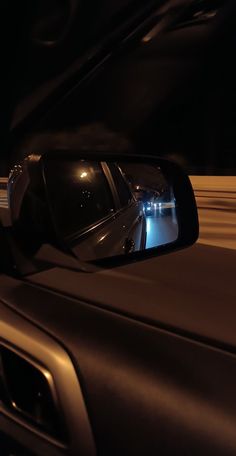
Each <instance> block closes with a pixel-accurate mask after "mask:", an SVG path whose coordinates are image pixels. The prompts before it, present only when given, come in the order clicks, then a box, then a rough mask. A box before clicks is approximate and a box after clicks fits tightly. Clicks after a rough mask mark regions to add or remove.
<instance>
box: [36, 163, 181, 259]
mask: <svg viewBox="0 0 236 456" xmlns="http://www.w3.org/2000/svg"><path fill="white" fill-rule="evenodd" d="M44 175H45V179H46V185H47V193H48V199H49V203H50V206H51V213H52V215H53V220H54V225H55V227H56V231H57V233H58V235H59V236H60V238H63V239H64V241H65V242H66V244H67V245H69V247H70V248H71V249H72V250H73V252H74V253H75V255H76V256H77V257H78V258H80V259H81V260H83V261H95V260H99V259H104V258H107V257H111V256H117V255H124V254H130V253H133V252H137V251H142V250H145V249H151V248H154V247H158V246H161V245H166V244H170V243H173V242H175V241H176V240H177V239H178V217H177V208H176V201H175V195H174V193H173V188H172V184H171V182H169V181H168V180H167V178H166V177H165V175H164V173H163V172H162V170H161V169H160V167H158V166H157V165H155V164H146V163H131V162H126V163H125V162H123V163H117V162H105V161H103V162H99V161H91V160H88V161H87V160H86V161H85V160H65V159H61V160H56V161H55V160H53V159H50V158H49V159H48V160H47V161H46V162H45V164H44Z"/></svg>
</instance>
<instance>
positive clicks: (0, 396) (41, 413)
mask: <svg viewBox="0 0 236 456" xmlns="http://www.w3.org/2000/svg"><path fill="white" fill-rule="evenodd" d="M0 401H1V402H2V404H3V406H4V407H5V408H7V409H8V410H10V411H11V412H13V413H14V414H16V415H17V416H18V417H21V418H23V420H26V421H28V422H29V423H30V424H32V425H34V426H36V427H37V429H39V430H41V431H44V432H46V433H47V434H50V435H52V436H53V437H55V438H57V439H60V440H65V432H64V431H63V429H64V427H62V423H61V419H60V415H59V411H58V407H57V405H56V397H55V393H54V392H53V380H52V378H51V375H50V373H49V372H48V371H47V370H46V369H44V368H41V367H39V366H37V365H36V364H34V363H33V362H31V361H29V360H28V359H26V358H24V357H23V355H22V356H21V355H19V354H18V353H17V352H15V351H14V350H12V349H10V348H8V347H6V346H5V345H0Z"/></svg>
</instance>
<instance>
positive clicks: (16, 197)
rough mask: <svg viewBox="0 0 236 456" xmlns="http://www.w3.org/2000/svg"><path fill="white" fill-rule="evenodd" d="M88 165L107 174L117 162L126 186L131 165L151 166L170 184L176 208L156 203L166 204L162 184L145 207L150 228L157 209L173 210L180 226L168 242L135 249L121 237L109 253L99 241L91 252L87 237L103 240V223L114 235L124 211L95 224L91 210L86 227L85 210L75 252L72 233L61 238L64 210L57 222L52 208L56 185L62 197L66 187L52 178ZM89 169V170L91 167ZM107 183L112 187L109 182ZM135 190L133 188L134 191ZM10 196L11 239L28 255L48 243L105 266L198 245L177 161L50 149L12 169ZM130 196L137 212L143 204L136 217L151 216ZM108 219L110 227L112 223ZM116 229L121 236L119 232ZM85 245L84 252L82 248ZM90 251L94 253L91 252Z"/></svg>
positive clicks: (192, 206) (188, 191) (190, 198)
mask: <svg viewBox="0 0 236 456" xmlns="http://www.w3.org/2000/svg"><path fill="white" fill-rule="evenodd" d="M87 163H90V164H91V163H96V164H97V163H99V166H101V169H103V171H104V172H105V171H106V169H105V168H106V167H107V168H110V169H111V164H113V165H114V164H116V167H118V168H119V170H120V172H121V173H122V175H123V177H124V179H126V183H127V182H128V179H130V172H127V176H128V177H127V176H125V172H124V169H125V170H127V169H128V170H130V169H132V167H135V169H136V170H137V169H138V168H139V169H140V170H146V169H147V167H150V169H151V170H152V171H153V169H155V172H159V173H161V174H162V176H163V179H164V181H165V182H167V183H168V185H169V186H170V188H171V192H172V194H173V195H174V199H173V198H172V201H174V205H173V204H171V201H170V200H168V201H166V202H165V203H158V201H164V200H163V198H162V200H161V199H160V198H161V196H163V195H164V193H165V192H164V190H163V189H162V190H161V186H160V185H159V187H158V185H157V188H156V189H155V191H154V189H152V190H153V192H152V198H151V200H150V201H149V202H148V203H147V204H149V206H150V207H151V211H152V214H151V215H152V216H153V217H154V218H152V219H151V218H149V224H150V221H151V223H152V224H153V223H155V226H157V227H158V226H159V225H158V224H159V223H160V222H159V221H160V215H161V211H160V210H159V209H160V208H164V209H165V211H164V212H168V211H169V212H168V213H170V212H171V213H173V210H174V217H175V220H176V221H175V224H176V223H177V225H178V230H177V231H176V235H175V236H174V237H173V238H170V239H169V241H168V242H163V243H160V242H158V243H157V245H155V246H153V245H151V244H150V247H147V243H146V244H145V245H146V247H145V246H144V244H143V243H142V247H139V248H137V244H136V242H134V240H133V237H129V236H127V237H126V238H122V249H120V250H119V249H114V252H113V250H111V248H110V249H109V252H108V250H107V251H106V250H104V245H103V249H102V250H101V249H100V250H99V248H100V244H102V242H100V244H99V246H98V245H96V246H95V247H94V249H92V248H91V245H92V243H93V239H94V238H91V233H92V234H93V236H94V233H95V234H96V233H98V234H99V241H102V240H103V238H105V235H101V234H103V233H104V231H101V228H103V224H104V226H106V228H107V226H108V225H109V227H110V228H111V226H112V229H110V228H109V229H110V231H109V230H108V231H109V232H114V227H115V226H116V227H117V226H118V216H117V214H118V212H119V214H121V213H122V214H123V213H124V210H123V209H122V208H119V211H118V209H117V208H116V209H115V210H114V209H112V213H111V214H109V216H105V217H101V219H102V220H101V221H100V220H98V223H97V221H96V223H95V220H94V219H92V218H91V217H94V213H93V212H94V211H92V213H91V217H90V218H91V221H92V222H90V224H89V223H87V222H86V223H87V225H88V226H87V225H86V226H82V225H81V224H82V223H85V218H86V217H87V212H83V214H85V216H86V217H80V218H78V220H79V222H78V223H79V229H80V231H79V235H78V236H77V237H76V248H75V240H74V239H73V242H72V238H71V236H70V233H69V234H68V233H67V232H66V234H65V231H63V230H62V229H61V226H62V224H61V223H62V222H61V220H62V219H63V215H64V212H63V206H61V208H62V209H61V214H60V223H59V221H58V220H59V219H58V216H57V214H58V209H57V210H56V209H55V207H57V208H58V207H59V212H60V201H56V202H57V206H55V204H54V203H55V200H56V199H57V188H56V186H57V185H59V187H58V188H60V192H62V193H60V194H64V193H65V194H67V193H68V191H69V190H68V187H67V185H68V183H67V184H65V185H66V186H65V188H63V189H62V188H61V185H60V182H61V181H60V180H58V181H57V180H56V176H58V175H59V174H60V173H61V174H60V176H62V174H63V176H64V171H63V172H62V171H60V173H59V171H57V170H58V169H61V170H63V169H64V170H65V169H66V168H65V166H67V164H70V166H71V164H73V166H74V164H76V166H80V168H79V169H80V170H81V169H82V168H81V164H83V166H84V164H86V165H87ZM62 164H63V166H62ZM59 165H60V166H59ZM89 169H91V166H90V168H89ZM65 172H66V171H65ZM131 174H132V173H131ZM141 175H142V173H141V174H140V172H139V176H141ZM131 177H132V176H131ZM79 178H80V181H81V179H82V180H83V179H84V178H85V180H86V179H87V172H86V171H83V172H82V173H81V172H80V176H79ZM163 179H162V182H163ZM108 180H109V176H108ZM131 180H132V179H131ZM136 180H137V176H136ZM142 180H144V181H145V173H144V176H143V175H142ZM63 182H64V181H63ZM58 183H59V184H58ZM144 183H145V182H144ZM113 184H114V182H113ZM131 184H132V182H131V181H130V182H129V185H131ZM62 185H63V184H62ZM110 185H112V184H111V182H110ZM142 185H144V184H142ZM145 185H146V190H147V187H148V185H149V187H150V183H149V184H148V185H147V184H145ZM152 185H153V184H152ZM84 188H89V187H83V189H84ZM137 188H138V186H136V189H137ZM81 192H82V193H84V192H85V193H86V192H88V193H90V191H88V190H83V191H82V189H80V197H81ZM161 192H162V194H161ZM146 193H147V191H146ZM8 195H9V206H10V213H11V220H12V232H13V235H14V236H15V239H17V240H20V243H21V248H22V249H23V250H24V252H25V253H26V255H28V256H35V254H36V253H37V252H38V250H39V249H40V248H41V247H42V246H43V245H44V244H50V245H52V246H53V247H55V248H57V249H59V250H60V251H62V252H64V253H69V254H72V255H73V256H74V257H76V258H78V260H81V261H85V262H92V263H95V264H99V265H104V266H109V265H111V266H116V265H118V264H120V263H123V262H132V261H137V260H142V259H145V258H148V257H151V256H156V255H158V254H163V253H168V252H171V251H174V250H177V249H182V248H185V247H188V246H191V245H192V244H193V243H195V242H196V240H197V238H198V234H199V226H198V214H197V208H196V202H195V197H194V193H193V189H192V186H191V183H190V180H189V178H188V176H187V175H186V174H185V173H184V172H183V170H182V169H181V168H180V166H179V165H177V164H176V163H173V162H170V161H167V160H164V159H159V158H155V157H152V156H141V155H138V156H137V155H122V154H119V155H114V154H109V153H102V152H101V151H99V152H97V153H94V152H93V153H88V152H87V151H86V154H85V153H84V152H83V151H81V152H80V151H70V150H58V151H50V152H45V153H44V154H42V155H36V154H32V155H30V156H28V157H27V158H26V159H25V160H24V161H23V162H22V164H21V165H17V166H15V167H14V168H13V170H12V171H11V173H10V176H9V181H8ZM73 195H74V196H73ZM86 195H87V194H86ZM87 196H90V195H87ZM73 198H75V199H76V192H75V193H73V194H72V197H71V199H73ZM132 198H133V200H132V201H133V205H136V208H137V206H138V205H139V210H140V207H141V206H140V205H142V208H143V209H142V210H141V212H140V213H139V216H138V218H139V219H141V218H145V219H146V220H147V217H146V216H148V215H149V214H148V210H146V209H145V204H144V202H143V201H144V200H143V197H142V196H139V194H137V192H136V191H133V194H132ZM158 198H159V199H158ZM71 199H70V200H71ZM70 200H69V201H70ZM100 203H102V201H96V204H97V206H96V207H100V206H101V204H100ZM63 204H65V203H63ZM58 205H59V206H58ZM82 206H83V204H81V207H82ZM65 208H66V206H64V211H65ZM83 210H84V209H83ZM122 211H123V212H122ZM142 211H143V212H142ZM143 214H144V215H143ZM77 215H78V214H77V212H76V213H75V216H76V217H77ZM72 218H73V217H72ZM166 220H167V219H166ZM169 220H170V219H169ZM173 220H174V219H173ZM111 221H112V223H113V225H111ZM66 223H67V221H66V218H65V219H64V220H63V229H64V227H65V226H66ZM145 223H146V222H145ZM168 223H169V222H168ZM126 225H127V224H126ZM151 226H154V225H151ZM66 228H67V226H66ZM85 228H86V229H85ZM123 228H126V226H125V225H123ZM81 230H82V231H81ZM99 230H100V231H99ZM118 231H119V232H121V231H120V230H118ZM78 240H79V241H78ZM81 240H82V241H81ZM85 241H86V242H85ZM112 242H113V245H114V244H115V243H114V241H112ZM145 242H146V240H145ZM103 244H104V243H103ZM110 244H111V242H110ZM85 245H86V248H84V246H85ZM107 245H108V244H107ZM98 247H99V248H98ZM91 252H92V253H91ZM94 252H97V253H96V254H94ZM98 252H100V253H98ZM101 252H102V253H101Z"/></svg>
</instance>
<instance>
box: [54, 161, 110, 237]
mask: <svg viewBox="0 0 236 456" xmlns="http://www.w3.org/2000/svg"><path fill="white" fill-rule="evenodd" d="M52 175H53V179H52V178H50V176H52ZM45 177H46V180H47V183H48V195H49V199H50V202H51V206H52V212H53V214H54V218H55V223H56V226H57V229H58V230H59V231H60V232H61V233H62V234H63V235H65V236H67V235H72V234H75V233H78V232H79V231H81V230H84V229H86V228H88V227H90V226H91V225H93V224H94V223H97V222H98V221H100V220H102V219H103V218H104V217H106V216H109V215H112V214H113V212H114V201H113V197H112V193H111V190H110V187H109V185H108V182H107V180H106V177H105V175H104V172H103V170H102V167H101V165H100V164H99V163H98V162H94V161H93V162H89V161H79V162H78V161H76V162H74V161H72V162H68V160H66V161H64V160H60V161H57V162H55V161H54V160H48V161H47V163H46V164H45Z"/></svg>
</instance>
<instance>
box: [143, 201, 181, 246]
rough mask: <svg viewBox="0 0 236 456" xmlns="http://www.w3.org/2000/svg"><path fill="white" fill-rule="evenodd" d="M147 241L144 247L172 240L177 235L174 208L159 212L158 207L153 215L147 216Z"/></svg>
mask: <svg viewBox="0 0 236 456" xmlns="http://www.w3.org/2000/svg"><path fill="white" fill-rule="evenodd" d="M146 221H147V242H146V248H147V249H150V248H153V247H157V246H159V245H163V244H168V243H169V242H173V241H175V240H176V239H177V237H178V224H177V219H176V215H175V210H174V209H172V214H171V211H168V213H167V214H166V213H162V214H161V213H160V212H159V211H158V209H157V210H156V211H155V214H154V215H153V216H147V218H146Z"/></svg>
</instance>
